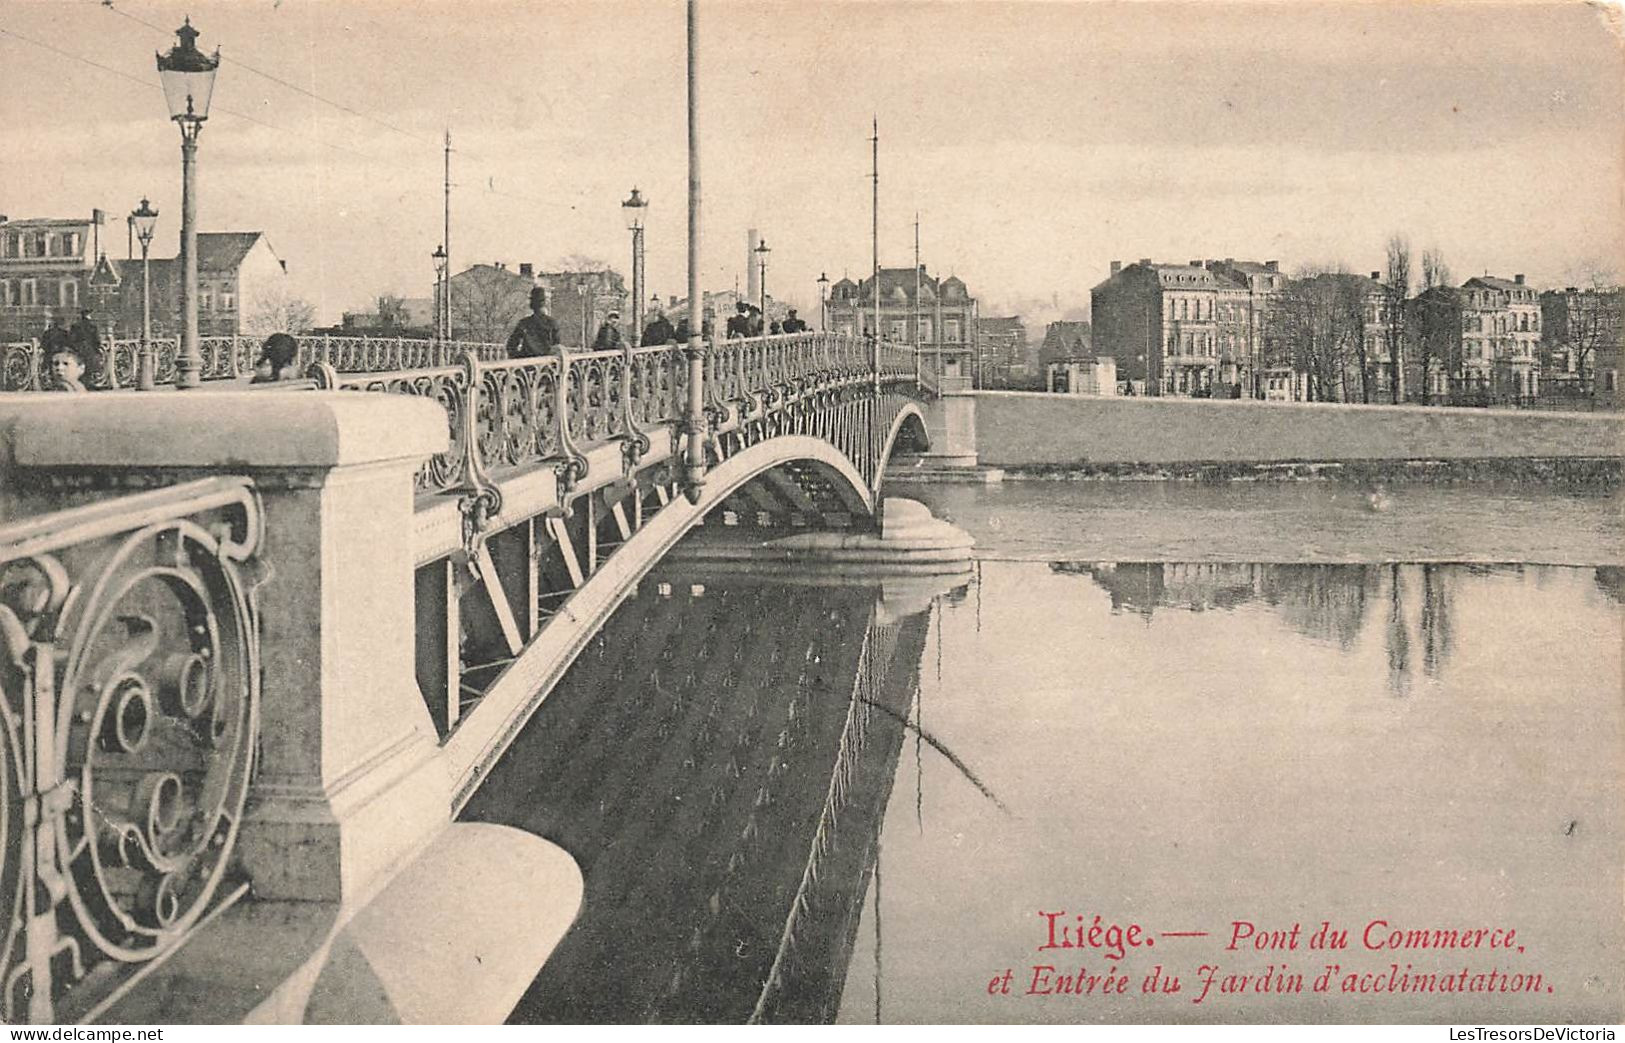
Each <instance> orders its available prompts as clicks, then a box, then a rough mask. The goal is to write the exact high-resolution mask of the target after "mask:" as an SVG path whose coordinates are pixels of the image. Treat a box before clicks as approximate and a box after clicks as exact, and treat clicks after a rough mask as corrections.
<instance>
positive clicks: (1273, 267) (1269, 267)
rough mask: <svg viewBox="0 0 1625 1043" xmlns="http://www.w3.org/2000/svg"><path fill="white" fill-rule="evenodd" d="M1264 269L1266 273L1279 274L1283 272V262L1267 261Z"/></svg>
mask: <svg viewBox="0 0 1625 1043" xmlns="http://www.w3.org/2000/svg"><path fill="white" fill-rule="evenodd" d="M1264 268H1265V270H1266V271H1271V272H1278V271H1280V270H1281V262H1280V261H1265V262H1264Z"/></svg>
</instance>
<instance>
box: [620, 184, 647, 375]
mask: <svg viewBox="0 0 1625 1043" xmlns="http://www.w3.org/2000/svg"><path fill="white" fill-rule="evenodd" d="M648 210H649V201H648V200H647V199H645V198H643V194H642V193H640V192H639V191H638V189H637V186H636V185H634V186H633V187H632V194H631V195H630V196H627V197H626V201H625V202H623V203H622V204H621V214H622V215H623V216H625V218H626V227H627V228H628V229H630V230H631V232H632V331H631V333H630V334H629V335H628V336H627V338H626V342H627V343H628V344H630V345H632V346H633V347H634V348H635V347H637V346H638V343H639V341H640V340H641V339H642V337H643V217H644V214H646V213H647V212H648Z"/></svg>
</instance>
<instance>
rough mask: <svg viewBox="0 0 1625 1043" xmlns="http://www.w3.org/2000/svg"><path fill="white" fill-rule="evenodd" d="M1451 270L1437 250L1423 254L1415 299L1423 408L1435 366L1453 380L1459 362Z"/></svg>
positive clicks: (1457, 319) (1457, 310) (1456, 304)
mask: <svg viewBox="0 0 1625 1043" xmlns="http://www.w3.org/2000/svg"><path fill="white" fill-rule="evenodd" d="M1451 281H1452V280H1451V277H1450V267H1449V266H1448V265H1446V264H1445V261H1444V255H1443V254H1442V253H1440V252H1439V250H1438V249H1437V248H1434V247H1429V248H1428V249H1426V250H1424V251H1422V292H1421V294H1420V295H1419V296H1418V298H1417V302H1418V307H1417V312H1416V320H1417V330H1416V334H1417V337H1416V342H1417V352H1418V355H1419V356H1420V360H1421V363H1422V404H1423V405H1424V406H1425V405H1427V404H1428V403H1429V402H1430V401H1431V399H1432V380H1431V378H1432V375H1433V369H1434V367H1435V366H1438V367H1439V368H1441V369H1443V370H1444V372H1445V373H1447V374H1449V375H1451V376H1454V375H1455V367H1456V364H1457V363H1459V362H1460V359H1459V357H1458V356H1459V355H1460V353H1461V352H1460V345H1461V328H1460V323H1461V316H1460V308H1459V305H1460V302H1459V301H1458V300H1457V299H1456V295H1455V291H1454V288H1453V287H1452V286H1451Z"/></svg>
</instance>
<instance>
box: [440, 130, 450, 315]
mask: <svg viewBox="0 0 1625 1043" xmlns="http://www.w3.org/2000/svg"><path fill="white" fill-rule="evenodd" d="M445 189H446V211H445V229H444V233H443V234H444V238H443V239H442V240H441V246H442V247H444V248H445V251H446V260H445V262H444V263H445V265H446V278H445V282H444V283H443V284H442V286H441V288H440V292H441V294H442V295H443V296H444V300H442V301H441V304H440V316H441V319H440V321H441V324H442V325H443V326H444V327H445V328H444V330H442V331H441V339H442V340H451V128H450V127H447V128H446V179H445Z"/></svg>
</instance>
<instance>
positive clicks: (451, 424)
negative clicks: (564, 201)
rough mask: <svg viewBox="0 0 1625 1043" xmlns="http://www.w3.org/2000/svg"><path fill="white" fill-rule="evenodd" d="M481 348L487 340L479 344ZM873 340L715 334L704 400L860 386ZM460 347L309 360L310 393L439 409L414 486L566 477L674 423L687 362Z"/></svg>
mask: <svg viewBox="0 0 1625 1043" xmlns="http://www.w3.org/2000/svg"><path fill="white" fill-rule="evenodd" d="M486 347H487V348H490V347H493V346H491V345H487V346H486ZM872 352H873V345H871V344H870V343H868V342H866V341H862V340H858V339H856V338H852V337H843V336H840V335H838V334H833V333H797V334H788V335H781V336H776V337H757V338H749V339H740V340H725V341H716V342H712V343H710V344H709V345H707V350H706V357H705V386H706V395H705V399H706V405H707V407H708V409H709V410H711V411H712V412H713V416H719V415H726V414H727V413H728V411H729V409H730V408H732V409H736V410H738V411H739V413H740V415H742V416H743V415H745V414H747V413H751V412H752V411H754V413H755V414H757V415H759V414H760V413H761V412H763V411H764V410H765V409H766V408H768V407H772V406H777V405H780V404H782V403H783V402H785V401H786V400H787V399H788V398H789V397H791V396H795V395H803V394H806V393H808V392H810V391H814V390H829V389H830V388H833V387H840V386H843V385H847V384H854V383H858V382H863V381H868V380H870V379H871V377H873V375H874V363H875V360H874V357H873V354H872ZM489 354H490V353H489V352H485V353H483V354H482V355H481V356H480V357H475V356H474V355H473V354H465V355H464V356H463V358H462V359H460V360H458V361H457V362H455V363H452V364H444V365H435V366H427V367H423V368H417V369H402V370H393V371H386V372H359V373H343V372H337V371H336V367H332V366H330V365H323V364H320V363H318V364H317V365H314V366H312V367H311V370H310V373H311V375H312V376H314V377H315V378H316V384H317V386H318V387H321V388H338V389H343V390H352V391H385V392H392V393H395V394H407V395H421V396H423V397H426V398H432V399H434V400H435V401H437V402H439V403H440V404H441V405H442V406H443V407H445V410H446V419H447V424H448V431H449V434H450V439H451V442H450V446H449V447H448V449H447V450H446V452H444V453H441V454H438V455H437V456H435V457H433V458H432V459H430V460H429V461H428V462H427V463H426V464H425V465H424V466H423V468H422V469H421V470H420V471H419V473H418V476H417V488H418V489H419V490H421V491H424V492H453V491H470V490H478V489H479V488H481V487H483V486H485V485H486V484H488V479H489V475H490V474H492V473H493V472H498V471H502V470H506V469H509V468H513V467H519V466H525V465H531V464H539V463H544V462H548V461H553V462H555V463H556V464H557V466H558V469H559V474H560V477H561V479H563V480H564V481H565V482H566V484H569V483H573V482H575V481H579V480H580V479H581V478H582V477H584V475H585V473H586V472H585V468H586V459H585V456H584V454H585V453H586V452H587V451H588V450H590V449H593V448H596V447H597V446H600V445H603V444H605V443H607V442H613V441H621V442H623V444H624V445H625V446H626V452H627V454H628V456H630V457H633V458H636V457H640V456H641V455H642V454H643V453H645V452H647V451H648V448H649V439H648V435H647V434H646V429H648V428H653V427H655V426H656V425H659V424H666V423H673V422H676V421H678V420H680V419H681V417H682V412H683V408H684V404H685V402H686V395H687V384H688V367H687V362H686V360H685V359H684V357H683V352H682V348H681V347H680V346H678V345H658V346H653V347H639V348H627V349H622V350H619V351H588V352H570V351H566V352H564V353H563V354H562V355H550V356H546V357H541V358H522V359H506V358H504V359H501V360H499V361H492V360H490V358H489ZM916 368H917V367H916V364H915V358H914V353H913V351H912V350H911V349H910V348H908V347H906V346H899V345H884V346H883V350H882V352H881V359H880V379H881V380H882V381H883V382H885V383H888V384H892V383H898V382H903V381H913V380H914V379H915V371H916Z"/></svg>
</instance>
